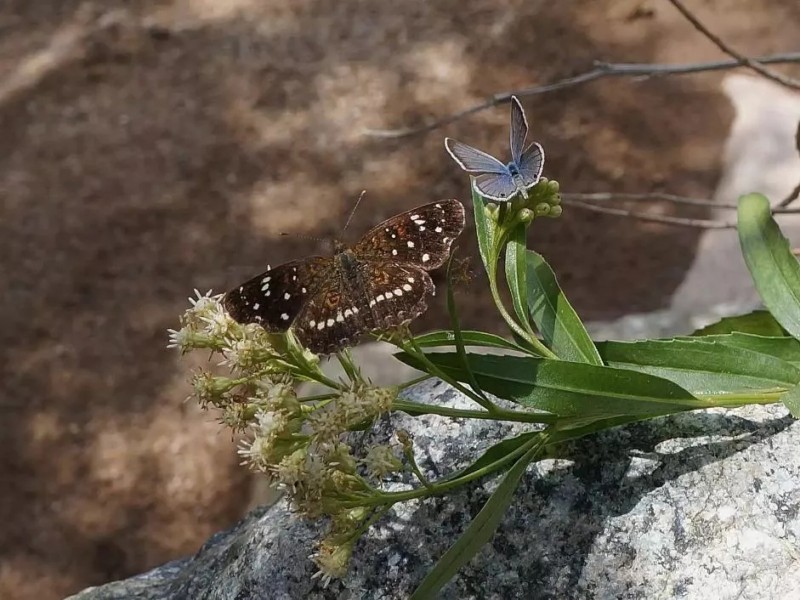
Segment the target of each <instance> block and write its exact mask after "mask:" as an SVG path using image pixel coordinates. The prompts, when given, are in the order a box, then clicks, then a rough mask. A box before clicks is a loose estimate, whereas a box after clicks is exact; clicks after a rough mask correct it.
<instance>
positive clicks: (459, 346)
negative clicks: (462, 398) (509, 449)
mask: <svg viewBox="0 0 800 600" xmlns="http://www.w3.org/2000/svg"><path fill="white" fill-rule="evenodd" d="M453 256H454V255H453V254H451V255H450V260H448V261H447V313H448V314H449V315H450V326H451V327H452V328H453V338H454V340H455V344H456V354H458V357H459V358H460V359H461V365H462V366H463V367H464V371H465V372H466V373H467V376H468V379H469V386H470V387H471V388H472V391H473V392H475V394H476V395H477V396H478V397H479V398H480V399H482V400H483V402H484V404H483V406H484V407H485V408H487V409H489V408H490V407H491V406H492V401H491V400H489V399H488V398H487V397H486V394H484V393H483V390H482V389H481V388H480V387H479V386H478V382H477V381H475V376H474V375H473V374H472V371H470V368H469V362H468V361H467V351H466V349H465V348H464V338H463V337H461V324H460V323H459V320H458V310H457V309H456V298H455V296H454V295H453V280H452V277H451V275H452V267H453Z"/></svg>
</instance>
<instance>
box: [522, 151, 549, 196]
mask: <svg viewBox="0 0 800 600" xmlns="http://www.w3.org/2000/svg"><path fill="white" fill-rule="evenodd" d="M542 169H544V149H543V148H542V147H541V146H540V145H539V144H537V143H536V142H533V143H532V144H531V145H530V146H528V147H527V148H526V149H525V152H523V153H522V156H521V157H520V160H519V174H520V175H521V176H522V180H523V181H524V182H525V187H531V186H534V185H536V184H537V183H538V182H539V179H540V178H541V176H542Z"/></svg>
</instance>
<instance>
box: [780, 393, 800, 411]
mask: <svg viewBox="0 0 800 600" xmlns="http://www.w3.org/2000/svg"><path fill="white" fill-rule="evenodd" d="M781 402H783V404H784V406H786V408H788V409H789V412H790V413H792V416H793V417H794V418H795V419H800V385H796V386H794V387H793V388H792V389H790V390H789V391H788V392H786V393H785V394H784V395H783V396H781Z"/></svg>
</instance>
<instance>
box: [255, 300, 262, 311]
mask: <svg viewBox="0 0 800 600" xmlns="http://www.w3.org/2000/svg"><path fill="white" fill-rule="evenodd" d="M259 306H261V305H260V304H259V303H258V302H256V303H255V304H253V310H258V307H259Z"/></svg>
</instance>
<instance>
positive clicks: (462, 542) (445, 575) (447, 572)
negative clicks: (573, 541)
mask: <svg viewBox="0 0 800 600" xmlns="http://www.w3.org/2000/svg"><path fill="white" fill-rule="evenodd" d="M529 443H530V444H531V445H530V448H529V449H528V451H527V452H526V453H525V454H524V455H523V456H522V457H521V458H520V459H519V460H518V461H517V462H516V463H514V466H513V467H511V469H509V471H508V472H507V473H506V474H505V475H504V476H503V479H502V480H501V481H500V484H499V485H498V486H497V489H496V490H495V491H494V493H493V494H492V495H491V497H490V498H489V500H487V501H486V504H484V505H483V508H482V509H481V511H480V512H479V513H478V514H477V515H476V516H475V518H474V519H472V522H471V523H470V524H469V526H468V527H467V529H466V531H464V533H463V534H461V536H460V537H459V538H458V540H456V542H455V543H454V544H453V545H452V546H450V548H449V549H448V550H447V552H445V553H444V555H443V556H442V557H441V558H440V559H439V560H438V562H437V563H436V565H435V566H434V567H433V569H431V571H430V573H428V574H427V575H426V576H425V579H423V580H422V583H420V584H419V586H418V587H417V589H416V590H414V593H413V594H412V595H411V598H410V600H430V599H431V598H436V596H437V595H438V594H439V592H440V591H441V589H442V588H443V587H444V586H445V585H447V582H448V581H450V580H451V579H452V578H453V576H454V575H455V574H456V573H457V572H458V570H459V569H460V568H461V567H463V566H464V565H465V564H467V563H468V562H469V561H470V560H472V557H473V556H475V555H476V554H477V553H478V551H479V550H480V549H481V548H482V547H483V546H484V544H486V542H488V541H489V540H490V539H492V536H493V535H494V532H495V530H496V529H497V527H498V526H499V525H500V522H501V521H502V519H503V515H504V514H505V511H506V509H507V508H508V506H509V505H510V504H511V500H512V499H513V497H514V491H515V490H516V489H517V486H518V485H519V481H520V479H522V475H523V474H524V473H525V469H526V468H527V467H528V464H529V463H530V462H531V461H532V460H533V459H534V457H535V456H536V454H537V453H538V452H539V450H540V449H541V446H540V445H539V444H537V443H535V442H534V441H531V442H529Z"/></svg>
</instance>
